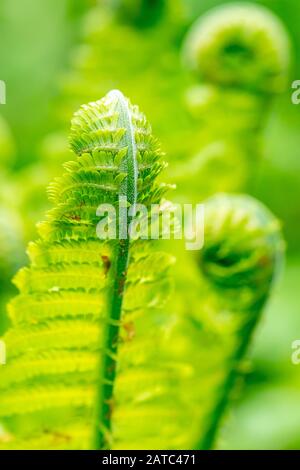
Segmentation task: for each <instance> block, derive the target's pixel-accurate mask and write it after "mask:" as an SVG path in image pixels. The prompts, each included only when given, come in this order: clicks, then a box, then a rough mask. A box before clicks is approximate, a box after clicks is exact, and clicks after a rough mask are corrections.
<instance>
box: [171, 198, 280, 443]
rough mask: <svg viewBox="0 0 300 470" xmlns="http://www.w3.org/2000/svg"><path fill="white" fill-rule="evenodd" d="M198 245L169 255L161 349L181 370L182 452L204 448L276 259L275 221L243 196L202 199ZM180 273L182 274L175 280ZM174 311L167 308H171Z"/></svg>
mask: <svg viewBox="0 0 300 470" xmlns="http://www.w3.org/2000/svg"><path fill="white" fill-rule="evenodd" d="M204 238H205V242H204V246H203V248H202V250H200V251H198V252H193V253H187V252H184V251H182V250H178V249H177V250H176V253H177V258H178V260H177V263H176V265H175V275H176V291H175V294H174V296H173V297H172V300H171V302H174V304H175V305H176V310H177V312H178V317H177V320H176V321H173V323H172V327H171V331H172V333H171V334H170V333H169V341H167V345H166V346H165V347H166V348H169V350H171V351H172V353H171V355H172V357H173V361H175V362H178V363H179V364H183V363H184V364H185V369H184V370H185V374H182V376H181V380H180V381H179V385H178V387H179V388H180V390H181V391H180V393H181V394H182V395H183V396H185V413H186V426H187V427H188V429H189V438H188V439H189V440H188V444H187V445H188V448H197V449H210V448H212V447H214V446H215V445H216V442H215V441H216V437H217V433H218V431H219V430H220V424H221V419H222V417H223V415H224V411H225V410H226V406H227V405H228V403H229V402H230V401H231V397H232V392H233V389H234V385H235V383H236V379H237V377H238V376H240V375H241V374H242V367H241V366H242V362H243V360H244V357H245V354H246V352H247V348H248V346H249V344H250V341H251V339H252V336H253V332H254V329H255V327H256V325H257V324H258V322H259V319H260V316H261V314H262V311H263V308H264V305H265V302H266V300H267V299H268V297H269V296H270V293H271V290H272V286H273V283H274V279H276V277H277V273H278V271H279V270H280V266H281V264H282V260H283V251H284V243H283V240H282V235H281V232H280V226H279V223H278V221H277V219H276V218H275V217H274V216H273V215H272V214H271V213H270V212H269V210H268V209H267V208H265V207H264V206H263V205H262V204H261V203H259V202H258V201H256V200H255V199H253V198H251V197H249V196H246V195H229V194H220V195H217V196H214V197H212V198H210V199H208V200H207V201H205V225H204ZM183 266H185V268H184V274H185V275H184V276H181V277H180V273H182V270H183ZM174 308H175V307H174Z"/></svg>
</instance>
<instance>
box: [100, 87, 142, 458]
mask: <svg viewBox="0 0 300 470" xmlns="http://www.w3.org/2000/svg"><path fill="white" fill-rule="evenodd" d="M108 98H111V99H112V100H113V101H116V102H117V104H116V111H117V113H118V115H119V122H118V123H119V126H120V127H121V128H123V129H125V131H126V132H125V134H124V136H123V138H122V141H121V142H120V143H121V144H123V145H124V146H126V147H127V157H126V158H125V159H124V160H123V162H122V163H121V165H120V171H121V172H124V173H126V174H127V177H126V178H125V180H124V181H123V182H122V183H121V185H120V190H119V197H120V199H121V198H122V199H124V200H125V201H126V202H127V205H129V206H131V207H135V205H136V202H137V177H138V169H137V168H138V167H137V148H136V143H135V134H134V129H133V125H132V120H131V115H130V110H129V106H128V102H127V100H126V99H125V97H124V96H123V94H122V93H121V92H119V91H118V90H113V91H112V92H110V93H109V95H108ZM123 211H126V212H127V207H124V208H119V238H118V240H117V247H116V258H115V265H114V269H112V275H113V276H114V280H113V282H112V291H111V292H110V296H109V299H110V305H109V306H108V319H109V321H108V322H107V323H106V331H105V333H104V357H103V362H102V364H101V371H100V372H101V373H100V380H99V384H98V392H97V401H96V403H97V405H96V406H97V409H96V410H97V411H96V430H95V448H96V449H103V448H105V447H107V445H108V440H109V439H108V436H109V431H110V427H111V410H112V406H113V394H114V382H115V377H116V355H117V352H118V343H119V329H120V319H121V313H122V304H123V298H124V288H125V282H126V277H127V266H128V260H129V244H130V240H129V236H128V227H129V224H130V220H131V218H130V217H128V218H127V216H126V214H125V213H124V212H123Z"/></svg>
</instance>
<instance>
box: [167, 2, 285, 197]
mask: <svg viewBox="0 0 300 470" xmlns="http://www.w3.org/2000/svg"><path fill="white" fill-rule="evenodd" d="M290 49H291V48H290V40H289V36H288V33H287V31H286V30H285V27H284V25H283V24H282V23H281V21H280V19H279V18H277V17H276V16H275V15H274V14H273V13H272V12H271V11H269V10H267V9H266V8H263V7H261V6H258V5H253V4H248V3H243V4H240V3H236V4H235V3H232V4H227V5H225V6H220V7H216V8H214V9H212V10H211V11H209V12H208V13H206V14H205V15H203V16H202V17H200V18H199V19H198V20H197V21H196V22H195V24H194V25H193V26H192V27H191V29H190V31H189V32H188V34H187V37H186V39H185V41H184V44H183V51H182V56H183V62H184V63H185V65H186V66H187V68H189V69H190V70H191V71H192V72H193V76H194V79H195V84H194V85H192V86H191V87H190V88H189V89H188V90H187V92H186V105H187V108H188V109H189V112H190V113H191V115H192V117H193V118H194V120H195V123H198V126H199V128H200V129H201V133H200V134H199V135H201V142H200V144H198V145H199V147H198V150H197V151H196V152H195V151H194V156H192V158H191V159H190V161H189V163H188V165H187V166H188V168H189V167H190V168H193V169H192V171H193V174H194V175H195V179H194V181H195V184H194V185H190V182H189V181H186V182H185V181H184V178H185V177H184V176H181V177H180V176H179V178H177V177H176V174H174V175H172V178H173V179H174V180H175V181H176V183H178V185H179V184H180V182H181V183H182V185H184V189H185V188H187V191H188V188H189V187H190V188H191V191H190V192H191V193H192V192H193V191H194V186H196V184H197V182H198V180H199V179H201V180H203V184H202V185H199V184H198V186H199V192H198V194H200V196H201V197H208V196H210V195H212V194H214V193H215V192H216V191H221V192H224V191H225V192H241V191H245V190H248V191H249V189H250V188H251V187H252V184H253V181H255V177H256V173H257V163H258V161H259V159H260V157H261V133H262V130H263V128H264V126H265V123H266V119H267V117H268V111H269V109H270V104H271V101H272V98H273V97H274V96H275V95H276V94H278V93H281V92H283V91H284V90H285V88H286V87H287V83H288V76H289V68H290V62H291V51H290ZM178 167H179V168H178V169H177V173H178V175H184V172H183V171H182V168H180V166H179V165H178ZM194 192H195V191H194ZM198 197H199V196H198Z"/></svg>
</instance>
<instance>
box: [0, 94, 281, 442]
mask: <svg viewBox="0 0 300 470" xmlns="http://www.w3.org/2000/svg"><path fill="white" fill-rule="evenodd" d="M71 146H72V148H73V151H74V152H75V154H77V158H75V160H73V161H71V162H69V163H67V164H65V169H66V173H65V175H64V176H62V177H61V178H59V179H57V180H56V181H55V182H54V183H53V184H52V185H51V186H50V189H49V194H50V197H51V200H52V201H53V202H54V204H55V207H54V208H53V209H52V210H51V211H50V212H49V213H48V215H47V219H46V221H45V222H43V223H42V224H41V225H40V226H39V233H40V239H39V240H38V241H37V242H35V243H31V244H30V245H29V249H28V253H29V256H30V260H31V264H30V266H29V267H28V268H24V269H22V270H21V271H19V273H18V274H17V276H16V277H15V283H16V285H17V286H18V288H19V290H20V294H19V295H18V296H17V297H16V298H15V299H13V300H12V302H11V303H10V304H9V309H8V310H9V316H10V319H11V321H12V328H11V329H9V330H8V331H7V333H6V334H5V336H4V341H5V342H6V347H7V352H8V353H7V356H8V364H7V365H6V366H5V368H3V369H1V377H0V379H1V380H0V390H1V393H0V395H1V400H0V416H1V422H2V426H3V432H2V433H1V438H0V441H1V447H2V448H18V449H20V448H75V449H79V448H94V447H96V448H100V447H101V448H107V447H109V448H123V449H124V448H143V449H150V448H166V449H177V448H182V449H183V448H195V447H201V448H202V447H206V446H210V443H211V441H212V438H213V435H214V432H215V431H216V429H217V426H218V422H219V418H220V416H221V414H222V411H223V407H224V404H225V402H226V401H227V395H228V391H229V390H230V389H231V386H232V381H233V375H234V373H235V369H236V367H237V364H238V362H239V360H240V359H241V357H242V355H243V353H244V349H245V347H246V345H247V343H248V341H249V336H250V333H251V331H252V328H253V326H254V325H255V323H256V321H257V318H258V314H259V312H260V310H261V307H262V305H263V303H264V301H265V299H266V297H267V295H268V291H269V288H270V284H271V282H272V279H273V276H274V271H275V268H276V266H277V264H278V258H280V252H281V250H282V242H281V239H280V236H279V233H278V226H277V224H276V221H275V220H274V218H273V217H272V216H271V215H270V214H269V213H268V212H267V211H266V209H264V208H263V207H262V206H260V205H259V204H258V203H256V202H255V201H253V200H251V199H248V198H245V197H230V196H220V197H218V198H215V199H212V200H211V201H209V202H208V203H207V223H206V233H205V236H206V245H205V249H204V251H203V252H202V254H201V256H200V255H199V254H197V255H196V256H194V257H193V262H192V261H191V265H192V266H193V267H194V269H195V270H197V271H198V272H200V276H193V279H194V281H193V286H192V287H194V289H193V290H192V292H193V293H194V294H193V295H194V296H196V295H197V293H199V294H198V295H201V296H202V295H203V293H205V295H204V297H202V300H203V302H202V306H201V309H200V310H195V309H194V308H193V307H194V306H192V308H191V305H189V304H188V303H185V299H183V298H181V297H180V296H179V297H177V298H176V297H175V298H174V299H173V300H169V301H168V302H167V299H168V296H169V292H170V279H169V276H168V271H169V268H170V266H171V265H172V263H173V257H172V256H169V255H167V254H165V253H163V252H161V251H158V250H157V249H155V243H154V242H149V241H144V242H143V241H142V240H139V239H137V240H136V241H132V242H131V243H130V244H129V243H128V242H127V241H126V240H122V239H118V238H117V239H116V240H114V241H111V242H109V241H101V240H99V239H98V238H97V236H96V225H97V222H98V219H97V217H96V215H95V214H96V209H97V207H98V205H99V204H100V203H103V202H105V203H108V202H110V203H112V204H114V205H115V204H116V203H117V199H118V197H119V196H120V195H126V199H127V201H128V203H130V204H131V205H132V206H134V204H135V203H136V202H142V203H144V204H145V205H146V206H149V205H150V204H151V203H157V202H160V201H161V197H162V195H163V193H164V192H165V190H166V186H165V185H161V184H158V183H156V182H155V177H156V175H157V174H158V173H159V172H160V170H161V169H162V168H163V166H164V164H163V162H162V161H161V154H160V151H159V147H158V145H157V143H156V141H155V140H154V139H153V137H152V135H151V129H150V127H149V125H148V124H147V122H146V120H145V117H144V116H143V115H142V114H141V113H140V112H139V111H138V108H137V107H134V106H131V105H130V103H128V101H127V100H126V99H125V98H124V97H123V95H121V93H120V92H111V93H109V94H108V95H107V96H106V97H105V98H104V99H103V100H101V101H98V102H96V103H90V104H89V105H86V106H83V107H82V108H81V109H80V111H79V112H78V113H76V114H75V116H74V118H73V121H72V132H71ZM120 223H121V226H122V224H123V223H124V222H123V221H122V219H121V222H120ZM123 228H124V227H123ZM125 228H128V225H127V222H126V225H125ZM153 245H154V246H153ZM173 269H175V268H173ZM177 269H179V268H177ZM188 272H189V271H188ZM187 281H188V279H182V287H183V285H184V283H187ZM175 292H177V291H175ZM178 292H179V293H180V292H181V290H179V291H178ZM220 294H222V295H220ZM174 295H177V294H176V293H174ZM179 295H180V294H179ZM174 300H175V305H176V308H177V311H178V312H177V314H174V313H172V312H174V311H175V308H174V305H173V301H174ZM192 300H193V299H190V302H191V301H192ZM177 304H178V305H177ZM12 390H13V393H12Z"/></svg>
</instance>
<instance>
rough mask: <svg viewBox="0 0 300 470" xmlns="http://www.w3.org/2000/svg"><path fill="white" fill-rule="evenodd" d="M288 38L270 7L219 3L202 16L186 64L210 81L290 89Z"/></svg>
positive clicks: (189, 44) (189, 42)
mask: <svg viewBox="0 0 300 470" xmlns="http://www.w3.org/2000/svg"><path fill="white" fill-rule="evenodd" d="M289 50H290V42H289V38H288V35H287V33H286V31H285V28H284V27H283V25H282V24H281V22H280V21H279V20H278V19H277V17H276V16H275V15H273V14H272V13H271V12H270V11H269V10H267V9H266V8H264V7H262V6H258V5H252V4H245V5H244V4H239V3H237V4H232V5H225V6H221V7H217V8H215V9H213V10H212V11H210V12H208V13H207V14H206V15H204V16H203V17H202V18H200V19H199V20H198V21H197V22H196V23H195V25H194V26H193V28H192V29H191V31H190V33H189V36H188V38H187V42H186V46H185V57H186V62H187V64H188V65H189V66H190V67H191V68H192V69H193V70H194V71H195V72H196V73H197V74H198V75H199V76H200V77H201V78H202V79H203V80H204V81H206V82H211V83H214V84H217V85H222V86H231V87H237V88H238V87H241V88H244V89H248V90H250V91H254V92H258V93H261V92H262V93H266V94H269V93H271V94H272V93H276V92H278V91H282V90H283V89H284V88H285V87H286V80H287V76H288V70H289V66H290V54H289Z"/></svg>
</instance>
